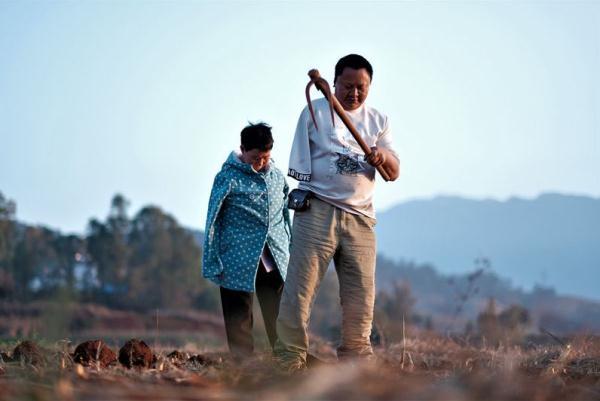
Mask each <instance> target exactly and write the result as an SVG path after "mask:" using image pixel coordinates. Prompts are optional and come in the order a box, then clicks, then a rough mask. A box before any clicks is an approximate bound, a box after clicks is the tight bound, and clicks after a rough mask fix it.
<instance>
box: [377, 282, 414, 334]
mask: <svg viewBox="0 0 600 401" xmlns="http://www.w3.org/2000/svg"><path fill="white" fill-rule="evenodd" d="M415 303H416V299H415V298H414V297H413V295H412V290H411V287H410V284H409V283H408V282H407V281H396V282H394V284H393V288H392V291H380V292H379V293H378V294H377V301H376V303H375V324H376V325H377V329H378V331H379V332H380V335H383V337H384V338H385V339H387V340H389V341H399V340H401V339H402V336H403V335H404V334H405V333H403V331H404V330H405V328H406V327H407V326H409V325H411V324H415V323H417V322H419V321H420V320H421V318H420V316H418V315H416V314H415V313H414V306H415Z"/></svg>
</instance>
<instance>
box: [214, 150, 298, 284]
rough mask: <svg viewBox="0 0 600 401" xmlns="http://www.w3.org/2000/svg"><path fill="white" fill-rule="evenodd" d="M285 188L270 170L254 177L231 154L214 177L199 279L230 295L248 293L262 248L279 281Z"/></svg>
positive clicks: (286, 238) (285, 250)
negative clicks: (266, 248)
mask: <svg viewBox="0 0 600 401" xmlns="http://www.w3.org/2000/svg"><path fill="white" fill-rule="evenodd" d="M288 191H289V187H288V185H287V182H286V180H285V177H284V175H283V173H282V172H281V171H280V170H279V169H278V168H276V167H275V166H274V165H273V162H271V164H270V165H269V168H268V170H266V171H261V172H258V173H257V172H255V171H254V170H253V169H252V167H251V166H250V165H249V164H245V163H242V162H241V161H240V160H239V159H238V156H237V155H236V154H235V152H232V153H231V155H229V158H228V159H227V161H226V162H225V163H224V164H223V168H222V169H221V171H220V172H219V173H218V174H217V176H216V177H215V181H214V183H213V188H212V192H211V195H210V201H209V204H208V216H207V218H206V229H205V236H204V254H203V258H202V274H203V276H204V277H206V278H208V279H210V280H211V281H213V282H214V283H216V284H218V285H220V286H222V287H226V288H229V289H232V290H238V291H248V292H254V290H255V288H254V282H255V280H256V272H257V270H258V263H259V259H260V255H261V253H262V250H263V248H264V246H265V244H267V245H268V246H269V249H270V251H271V253H272V254H273V258H274V259H275V263H276V265H277V269H278V270H279V272H280V274H281V277H282V278H283V279H284V280H285V276H286V272H287V265H288V261H289V257H290V255H289V244H290V239H291V232H292V231H291V225H290V215H289V210H288V209H287V207H286V204H287V194H288Z"/></svg>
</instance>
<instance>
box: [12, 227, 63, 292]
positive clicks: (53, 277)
mask: <svg viewBox="0 0 600 401" xmlns="http://www.w3.org/2000/svg"><path fill="white" fill-rule="evenodd" d="M56 235H57V233H55V232H54V231H52V230H50V229H48V228H45V227H26V228H25V229H24V232H23V235H22V237H21V238H20V240H19V242H18V243H17V246H16V249H15V256H14V263H13V268H12V276H13V278H14V280H15V294H16V296H17V299H19V300H21V301H27V300H30V299H31V298H32V296H33V295H34V293H36V292H40V291H43V290H48V289H50V288H54V287H56V286H58V285H60V278H61V277H60V270H59V269H57V267H58V266H59V263H58V257H57V254H56V250H55V249H54V246H53V242H54V240H55V238H56Z"/></svg>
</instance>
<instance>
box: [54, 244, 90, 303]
mask: <svg viewBox="0 0 600 401" xmlns="http://www.w3.org/2000/svg"><path fill="white" fill-rule="evenodd" d="M53 246H54V250H55V252H56V257H57V259H58V269H59V273H58V274H59V276H60V277H61V278H62V282H63V285H62V287H64V288H65V289H66V290H67V293H69V294H74V293H75V292H76V288H75V267H76V265H77V260H78V258H81V257H82V255H84V254H85V240H84V239H83V238H81V237H79V236H77V235H65V236H63V235H58V236H56V237H55V239H54V243H53Z"/></svg>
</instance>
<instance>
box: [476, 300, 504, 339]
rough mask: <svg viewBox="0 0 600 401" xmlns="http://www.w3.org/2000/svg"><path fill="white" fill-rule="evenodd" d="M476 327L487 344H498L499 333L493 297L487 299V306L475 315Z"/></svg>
mask: <svg viewBox="0 0 600 401" xmlns="http://www.w3.org/2000/svg"><path fill="white" fill-rule="evenodd" d="M477 327H478V328H479V334H481V335H482V336H483V338H484V339H485V341H486V343H487V344H490V345H494V346H496V345H498V343H499V341H500V338H501V333H500V325H499V323H498V311H497V308H496V301H495V300H494V298H490V299H489V300H488V304H487V307H486V308H485V310H484V311H483V312H481V313H480V314H479V316H478V317H477Z"/></svg>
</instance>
